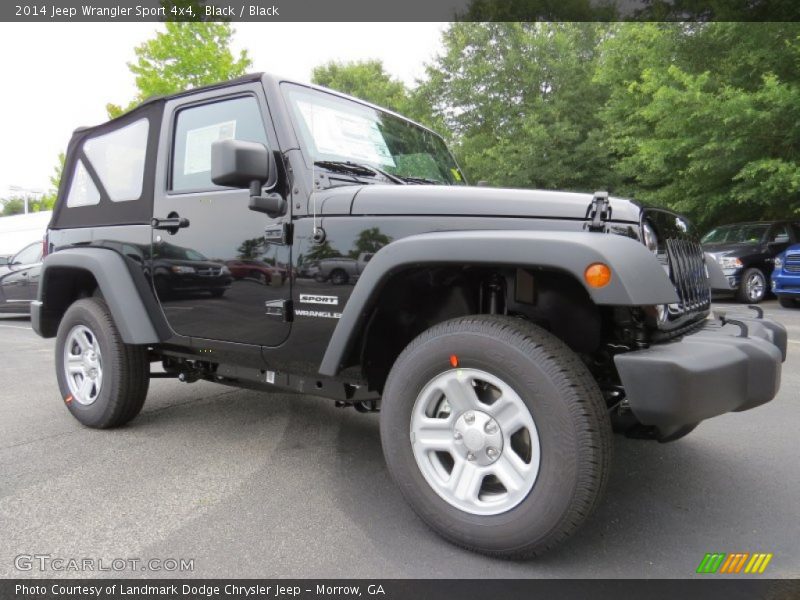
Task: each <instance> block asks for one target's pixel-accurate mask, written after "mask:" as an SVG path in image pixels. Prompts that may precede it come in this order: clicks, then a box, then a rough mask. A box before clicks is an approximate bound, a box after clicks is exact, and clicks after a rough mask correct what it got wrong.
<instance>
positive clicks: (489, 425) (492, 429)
mask: <svg viewBox="0 0 800 600" xmlns="http://www.w3.org/2000/svg"><path fill="white" fill-rule="evenodd" d="M483 430H484V431H485V432H486V433H489V434H491V433H497V423H495V422H494V421H487V422H486V425H484V427H483Z"/></svg>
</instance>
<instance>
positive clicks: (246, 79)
mask: <svg viewBox="0 0 800 600" xmlns="http://www.w3.org/2000/svg"><path fill="white" fill-rule="evenodd" d="M265 79H269V80H272V81H273V82H279V83H283V82H286V83H292V84H294V85H299V86H303V87H306V88H309V89H313V90H319V91H321V92H325V93H327V94H333V95H334V96H339V97H340V98H344V99H345V100H352V101H353V102H357V103H359V104H363V105H364V106H369V107H371V108H374V109H377V110H380V111H381V112H385V113H388V114H390V115H393V116H395V117H398V118H400V119H403V120H404V121H408V122H409V123H412V124H414V125H416V126H417V127H421V128H422V129H425V130H427V131H429V132H431V133H433V134H434V135H437V136H438V135H439V134H438V133H436V132H435V131H434V130H433V129H431V128H430V127H428V126H427V125H423V124H422V123H419V122H417V121H414V120H413V119H409V118H408V117H407V116H405V115H402V114H400V113H398V112H396V111H393V110H391V109H388V108H386V107H383V106H378V105H377V104H373V103H372V102H368V101H367V100H363V99H361V98H356V97H354V96H350V95H348V94H344V93H342V92H339V91H337V90H332V89H329V88H326V87H324V86H321V85H316V84H313V83H305V82H302V81H295V80H292V79H289V78H286V77H280V76H278V75H275V74H269V73H265V72H263V71H259V72H256V73H248V74H246V75H242V76H241V77H237V78H235V79H228V80H227V81H220V82H218V83H211V84H209V85H204V86H201V87H196V88H191V89H188V90H183V91H181V92H176V93H175V94H169V95H166V96H150V97H149V98H147V99H146V100H144V101H143V102H141V103H140V104H138V105H137V106H136V107H134V108H132V109H131V110H129V111H127V112H125V113H123V114H121V115H120V116H119V117H117V118H116V119H111V120H110V121H106V122H105V123H100V124H98V125H91V126H87V127H78V128H77V129H75V131H74V132H73V133H82V132H85V131H91V130H93V129H96V128H100V127H105V126H107V125H108V124H109V123H114V122H115V121H116V120H117V119H123V118H127V117H128V116H130V115H135V114H137V113H138V112H139V111H144V110H146V109H147V108H148V107H152V106H159V107H163V105H164V104H165V103H166V102H167V101H168V100H172V99H173V98H182V97H185V96H190V95H192V94H196V93H198V92H203V91H207V90H217V89H222V88H226V87H230V86H233V85H237V84H240V83H254V82H259V81H263V80H265ZM440 137H441V136H440Z"/></svg>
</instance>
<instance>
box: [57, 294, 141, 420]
mask: <svg viewBox="0 0 800 600" xmlns="http://www.w3.org/2000/svg"><path fill="white" fill-rule="evenodd" d="M149 370H150V364H149V362H148V359H147V348H145V347H143V346H131V345H128V344H125V343H124V342H123V341H122V338H121V337H120V334H119V331H118V330H117V327H116V326H115V325H114V321H113V319H112V317H111V314H110V313H109V310H108V307H107V306H106V304H105V302H103V300H102V299H100V298H84V299H82V300H78V301H77V302H75V303H74V304H72V305H71V306H70V307H69V309H67V312H66V314H65V315H64V318H63V319H62V320H61V323H60V325H59V327H58V335H57V336H56V375H57V379H58V387H59V389H60V390H61V397H62V398H63V399H64V403H65V404H66V405H67V408H68V409H69V411H70V412H71V413H72V416H74V417H75V418H76V419H78V421H80V422H81V423H83V424H84V425H87V426H88V427H95V428H98V429H105V428H109V427H117V426H119V425H123V424H125V423H127V422H128V421H130V420H131V419H133V418H134V417H135V416H136V415H137V414H139V411H140V410H141V409H142V405H143V404H144V400H145V397H146V396H147V388H148V387H149V383H150V373H149Z"/></svg>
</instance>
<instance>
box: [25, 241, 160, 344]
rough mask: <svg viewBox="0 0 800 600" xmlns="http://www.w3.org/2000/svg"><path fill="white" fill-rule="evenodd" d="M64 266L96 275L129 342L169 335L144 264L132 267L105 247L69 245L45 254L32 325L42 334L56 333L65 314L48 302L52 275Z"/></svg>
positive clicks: (149, 342) (109, 307)
mask: <svg viewBox="0 0 800 600" xmlns="http://www.w3.org/2000/svg"><path fill="white" fill-rule="evenodd" d="M62 268H68V269H77V270H83V271H87V272H88V273H90V274H91V275H92V276H93V277H94V279H95V281H96V282H97V286H98V288H99V289H100V292H101V293H102V295H103V299H104V300H105V302H106V304H107V305H108V309H109V310H110V311H111V316H112V317H113V319H114V323H115V325H116V326H117V328H118V329H119V333H120V336H121V337H122V340H123V341H124V342H125V343H126V344H155V343H158V342H160V341H163V340H164V339H167V338H168V337H169V326H168V325H167V323H166V319H164V316H163V314H162V313H161V310H160V309H159V308H158V303H157V302H156V300H155V298H154V297H152V292H151V291H150V286H149V284H148V283H147V280H146V278H145V276H144V274H143V273H142V272H141V267H138V268H137V269H130V268H129V267H128V264H127V262H126V259H125V258H123V257H122V256H121V255H120V254H118V253H117V252H115V251H114V250H112V249H110V248H101V247H83V248H65V249H63V250H59V251H58V252H55V253H53V254H50V255H48V256H47V257H45V259H44V261H43V264H42V274H41V279H40V284H39V298H38V300H37V301H36V302H35V303H34V306H33V307H32V311H31V324H32V325H33V328H34V330H35V331H36V332H37V333H38V334H39V335H41V336H42V337H53V336H55V334H56V331H57V329H58V323H59V322H60V321H61V317H62V316H63V315H62V314H59V313H58V311H53V310H52V307H51V306H50V305H48V294H51V293H52V292H51V290H49V284H51V283H52V278H51V277H49V276H48V274H51V273H54V272H55V271H57V270H58V269H62ZM146 294H150V296H151V297H149V298H148V297H146V296H145V295H146Z"/></svg>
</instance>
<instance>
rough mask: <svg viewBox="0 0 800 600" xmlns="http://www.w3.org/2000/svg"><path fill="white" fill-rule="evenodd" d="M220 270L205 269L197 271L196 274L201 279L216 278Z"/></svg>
mask: <svg viewBox="0 0 800 600" xmlns="http://www.w3.org/2000/svg"><path fill="white" fill-rule="evenodd" d="M221 270H222V269H221V268H214V267H208V268H206V269H197V274H198V275H200V276H201V277H216V276H217V275H219V273H220V271H221Z"/></svg>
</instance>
